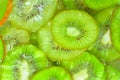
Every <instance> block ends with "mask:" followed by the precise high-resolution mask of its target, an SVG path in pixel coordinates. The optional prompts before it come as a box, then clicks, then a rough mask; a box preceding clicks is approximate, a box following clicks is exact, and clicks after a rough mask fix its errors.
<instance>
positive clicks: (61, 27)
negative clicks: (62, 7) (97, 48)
mask: <svg viewBox="0 0 120 80" xmlns="http://www.w3.org/2000/svg"><path fill="white" fill-rule="evenodd" d="M51 25H52V28H51V32H52V36H53V38H54V40H55V41H56V42H57V43H58V44H60V45H61V46H63V47H65V48H69V49H84V48H88V47H89V46H91V44H93V43H94V42H95V41H96V39H97V37H98V26H97V24H96V21H95V20H94V19H93V18H92V17H91V16H90V15H89V14H87V13H86V12H84V11H81V10H66V11H62V12H60V13H59V14H58V15H56V16H55V17H54V18H53V20H52V23H51Z"/></svg>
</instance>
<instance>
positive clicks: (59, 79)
mask: <svg viewBox="0 0 120 80" xmlns="http://www.w3.org/2000/svg"><path fill="white" fill-rule="evenodd" d="M31 80H73V79H72V77H71V75H70V73H69V72H68V71H66V70H65V69H64V68H61V67H56V66H52V67H49V68H46V69H44V70H42V71H39V72H37V73H36V74H35V75H34V76H33V77H32V79H31Z"/></svg>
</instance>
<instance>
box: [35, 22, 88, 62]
mask: <svg viewBox="0 0 120 80" xmlns="http://www.w3.org/2000/svg"><path fill="white" fill-rule="evenodd" d="M50 29H51V25H50V24H49V25H48V26H46V27H43V28H41V29H40V30H39V31H38V37H37V38H38V39H37V40H38V45H39V48H40V49H41V50H42V51H43V52H44V53H45V54H46V56H47V57H48V58H49V59H50V60H51V61H56V60H57V61H64V60H69V59H71V58H74V57H76V56H78V55H80V54H82V53H83V52H84V51H85V50H86V49H82V50H77V49H76V50H72V49H67V48H64V47H63V46H60V45H59V44H58V43H56V42H55V41H54V39H53V36H52V34H51V30H50Z"/></svg>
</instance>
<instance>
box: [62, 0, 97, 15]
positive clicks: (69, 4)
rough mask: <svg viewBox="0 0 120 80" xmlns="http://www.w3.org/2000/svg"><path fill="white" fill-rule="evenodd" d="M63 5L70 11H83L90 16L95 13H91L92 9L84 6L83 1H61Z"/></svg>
mask: <svg viewBox="0 0 120 80" xmlns="http://www.w3.org/2000/svg"><path fill="white" fill-rule="evenodd" d="M63 3H64V5H65V8H66V9H68V10H70V9H74V10H76V9H79V10H84V11H86V12H88V13H90V14H91V15H93V14H94V13H96V12H97V11H95V10H94V11H93V10H92V9H90V8H88V7H87V6H86V5H85V4H84V1H83V0H63Z"/></svg>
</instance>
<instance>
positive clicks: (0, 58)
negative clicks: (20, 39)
mask: <svg viewBox="0 0 120 80" xmlns="http://www.w3.org/2000/svg"><path fill="white" fill-rule="evenodd" d="M4 48H5V46H4V43H3V40H2V36H0V63H1V62H2V61H3V58H4V56H5V49H4Z"/></svg>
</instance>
